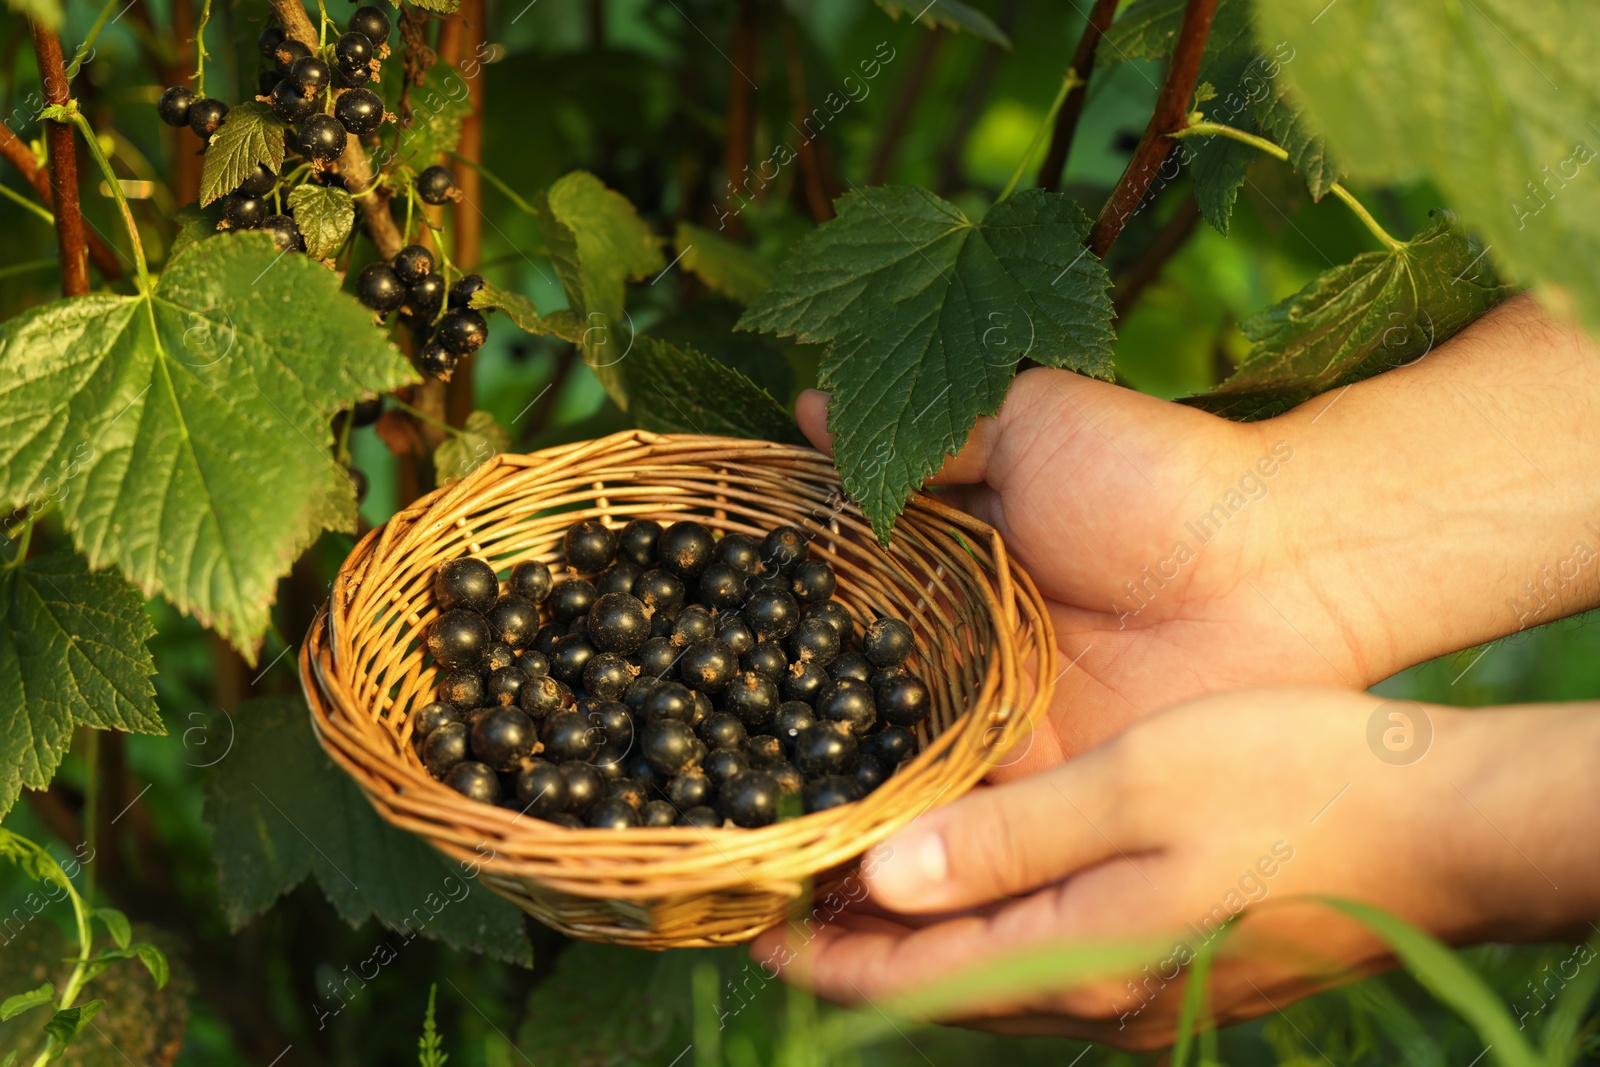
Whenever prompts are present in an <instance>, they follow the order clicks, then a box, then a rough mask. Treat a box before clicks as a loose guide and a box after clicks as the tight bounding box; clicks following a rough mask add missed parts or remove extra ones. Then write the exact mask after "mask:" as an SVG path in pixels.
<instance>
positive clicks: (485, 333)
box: [433, 307, 489, 356]
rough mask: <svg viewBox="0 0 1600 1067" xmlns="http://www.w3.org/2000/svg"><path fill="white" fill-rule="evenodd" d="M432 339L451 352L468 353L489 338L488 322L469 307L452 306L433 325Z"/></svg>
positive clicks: (481, 345) (479, 346)
mask: <svg viewBox="0 0 1600 1067" xmlns="http://www.w3.org/2000/svg"><path fill="white" fill-rule="evenodd" d="M433 336H434V339H435V340H437V341H438V342H439V343H440V344H442V345H444V346H445V347H446V348H448V349H449V350H450V351H452V352H459V353H460V354H461V355H463V356H465V355H469V354H471V353H473V352H476V351H477V350H478V349H480V348H482V347H483V342H485V341H487V340H488V339H489V324H488V323H487V322H485V321H484V320H483V315H482V314H480V313H479V312H476V311H474V310H472V309H471V308H466V307H463V308H453V309H451V310H450V311H447V312H445V313H444V317H443V318H441V319H440V320H439V325H438V326H436V327H434V331H433Z"/></svg>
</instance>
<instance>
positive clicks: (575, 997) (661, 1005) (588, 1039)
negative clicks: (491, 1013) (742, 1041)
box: [517, 941, 826, 1067]
mask: <svg viewBox="0 0 1600 1067" xmlns="http://www.w3.org/2000/svg"><path fill="white" fill-rule="evenodd" d="M717 958H718V954H717V952H716V951H715V950H710V951H707V950H704V949H678V950H676V951H673V952H644V951H641V950H639V949H634V948H623V947H621V946H619V945H596V944H588V943H585V942H581V941H580V942H573V943H572V944H570V945H568V946H567V948H566V949H565V950H564V951H563V952H562V953H561V956H560V957H559V958H558V959H557V960H556V965H555V969H554V971H553V972H552V973H551V975H550V978H549V980H547V981H545V982H541V983H540V984H539V986H538V988H536V989H535V990H534V991H533V993H532V994H531V995H530V996H529V997H528V1002H527V1005H526V1008H525V1010H524V1012H523V1016H522V1022H521V1024H520V1026H519V1027H518V1029H517V1044H518V1045H519V1046H520V1047H522V1048H526V1049H539V1050H540V1052H541V1053H542V1054H543V1062H546V1063H552V1064H572V1065H578V1064H584V1065H590V1067H601V1065H605V1067H614V1065H615V1067H620V1065H622V1064H635V1063H641V1062H648V1063H656V1062H659V1063H667V1062H668V1061H669V1060H670V1059H671V1057H672V1054H673V1053H675V1052H676V1051H677V1048H676V1046H674V1047H673V1048H672V1049H671V1051H670V1052H667V1053H666V1054H664V1055H663V1056H662V1057H661V1058H660V1059H659V1060H657V1059H656V1058H655V1057H654V1055H653V1054H654V1053H655V1052H657V1051H658V1050H660V1049H661V1048H662V1046H663V1044H664V1043H665V1041H666V1039H667V1038H668V1036H670V1035H671V1034H672V1033H673V1031H674V1029H675V1028H676V1027H677V1026H678V1025H679V1024H680V1023H681V1022H682V1021H684V1020H685V1019H686V1017H687V1016H688V1015H689V1012H690V998H689V996H688V989H689V979H690V975H691V974H692V973H693V969H694V967H695V966H696V965H697V964H699V965H702V966H703V965H704V964H705V961H708V960H710V961H714V960H716V959H717ZM740 1003H743V999H742V997H741V1000H740ZM726 1007H728V1008H732V1007H733V1004H732V1003H728V1004H727V1005H726ZM688 1059H689V1057H686V1058H685V1061H686V1062H687V1060H688ZM816 1062H826V1061H822V1060H819V1061H816Z"/></svg>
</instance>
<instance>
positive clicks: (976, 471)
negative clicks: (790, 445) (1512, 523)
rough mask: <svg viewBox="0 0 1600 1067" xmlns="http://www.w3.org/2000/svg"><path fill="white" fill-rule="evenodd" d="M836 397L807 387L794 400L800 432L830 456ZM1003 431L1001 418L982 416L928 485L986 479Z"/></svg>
mask: <svg viewBox="0 0 1600 1067" xmlns="http://www.w3.org/2000/svg"><path fill="white" fill-rule="evenodd" d="M832 399H833V397H832V396H831V395H830V394H828V393H824V392H823V391H822V390H820V389H807V390H806V391H805V392H803V393H801V394H800V396H799V398H798V399H796V400H795V402H794V418H795V421H796V422H797V423H799V424H800V432H801V433H804V434H805V435H806V439H807V440H809V441H810V442H811V444H812V446H813V447H815V448H816V450H817V451H819V452H821V453H823V454H825V455H828V456H832V455H833V434H831V433H829V432H828V404H829V402H830V401H831V400H832ZM999 434H1000V423H999V420H998V419H996V418H990V417H989V416H987V415H983V416H980V417H979V419H978V423H977V425H976V426H974V427H973V428H972V433H971V434H970V435H969V436H968V437H967V443H966V445H964V446H963V447H962V449H961V454H960V455H959V456H948V457H946V458H945V462H944V466H942V467H940V468H939V473H937V474H935V475H934V476H933V477H932V478H930V479H928V484H929V485H971V484H975V483H977V482H981V481H983V479H984V474H985V472H986V470H987V469H988V465H989V456H990V454H991V453H992V452H993V451H994V446H995V443H996V439H997V438H998V437H999Z"/></svg>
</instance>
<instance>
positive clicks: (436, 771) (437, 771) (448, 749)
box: [422, 722, 470, 778]
mask: <svg viewBox="0 0 1600 1067" xmlns="http://www.w3.org/2000/svg"><path fill="white" fill-rule="evenodd" d="M469 736H470V732H469V731H468V729H467V724H466V723H464V722H447V723H443V724H441V725H440V726H438V727H437V728H435V729H434V731H433V732H432V733H430V734H429V735H428V739H427V740H426V741H424V742H423V743H422V762H423V765H424V766H426V767H427V768H428V771H429V773H430V774H432V775H433V776H434V777H435V778H442V777H444V773H445V772H446V771H448V770H449V769H450V768H451V767H454V766H455V765H456V764H458V763H460V762H461V761H462V760H464V759H466V758H467V742H468V739H469Z"/></svg>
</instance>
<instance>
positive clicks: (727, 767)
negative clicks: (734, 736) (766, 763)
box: [700, 748, 750, 786]
mask: <svg viewBox="0 0 1600 1067" xmlns="http://www.w3.org/2000/svg"><path fill="white" fill-rule="evenodd" d="M700 765H701V767H703V768H704V769H705V772H706V777H707V778H710V779H711V781H712V783H713V784H715V785H718V786H720V785H722V784H723V783H724V782H726V781H727V780H728V779H729V778H732V777H733V776H734V775H736V774H742V773H744V772H745V771H747V770H749V769H750V761H749V760H748V759H746V758H745V755H744V753H743V752H741V751H740V750H739V749H736V748H714V749H712V750H711V751H710V752H709V753H708V754H707V755H706V757H705V758H704V759H703V760H701V761H700Z"/></svg>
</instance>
